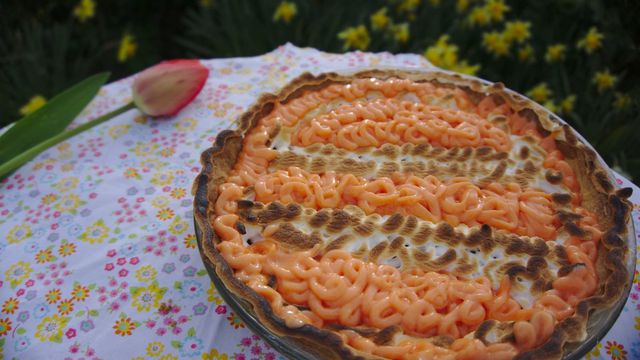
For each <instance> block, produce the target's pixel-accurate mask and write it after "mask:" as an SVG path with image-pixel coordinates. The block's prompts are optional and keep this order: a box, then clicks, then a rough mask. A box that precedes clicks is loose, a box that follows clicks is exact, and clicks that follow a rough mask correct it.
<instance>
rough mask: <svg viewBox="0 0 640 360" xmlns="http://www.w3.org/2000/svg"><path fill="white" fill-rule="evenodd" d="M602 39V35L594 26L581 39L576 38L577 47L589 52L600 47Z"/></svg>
mask: <svg viewBox="0 0 640 360" xmlns="http://www.w3.org/2000/svg"><path fill="white" fill-rule="evenodd" d="M602 39H604V35H602V33H600V32H598V29H597V28H596V27H592V28H591V29H589V32H587V34H586V35H585V36H584V37H583V38H582V39H580V40H578V44H577V47H578V49H584V51H586V52H587V54H591V53H592V52H594V51H596V50H598V49H600V48H601V47H602Z"/></svg>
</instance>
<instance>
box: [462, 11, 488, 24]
mask: <svg viewBox="0 0 640 360" xmlns="http://www.w3.org/2000/svg"><path fill="white" fill-rule="evenodd" d="M490 21H491V14H489V12H488V11H487V9H486V8H485V7H484V6H476V7H474V8H473V9H471V12H470V13H469V15H468V16H467V22H469V24H470V25H471V26H475V25H480V26H483V25H487V24H489V22H490Z"/></svg>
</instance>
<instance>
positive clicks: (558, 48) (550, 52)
mask: <svg viewBox="0 0 640 360" xmlns="http://www.w3.org/2000/svg"><path fill="white" fill-rule="evenodd" d="M566 51H567V47H566V46H565V45H563V44H553V45H549V46H548V47H547V53H546V54H545V55H544V59H545V60H546V61H547V62H548V63H553V62H558V61H562V60H564V58H565V53H566Z"/></svg>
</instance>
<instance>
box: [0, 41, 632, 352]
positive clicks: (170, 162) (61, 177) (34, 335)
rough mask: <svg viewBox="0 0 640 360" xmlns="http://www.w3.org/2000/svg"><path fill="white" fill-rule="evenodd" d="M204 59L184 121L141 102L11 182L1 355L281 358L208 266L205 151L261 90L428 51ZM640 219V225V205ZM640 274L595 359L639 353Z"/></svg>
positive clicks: (106, 97) (93, 108) (422, 64)
mask: <svg viewBox="0 0 640 360" xmlns="http://www.w3.org/2000/svg"><path fill="white" fill-rule="evenodd" d="M203 63H204V64H205V65H206V66H207V67H208V68H209V69H210V71H211V73H210V76H209V79H208V81H207V83H206V86H205V88H204V89H203V91H202V92H201V93H200V95H199V96H198V97H197V98H196V100H195V101H194V102H193V103H192V104H190V105H189V106H188V107H187V108H186V109H185V110H183V111H182V112H181V113H179V114H178V115H177V116H175V117H171V118H165V119H158V120H151V119H149V118H147V117H145V116H143V115H142V114H140V113H139V112H138V111H137V110H132V111H129V112H127V113H125V114H123V115H121V116H119V117H117V118H115V119H112V120H111V121H109V122H107V123H105V124H102V125H101V126H98V127H96V128H93V129H91V130H89V131H87V132H84V133H82V134H80V135H78V136H76V137H74V138H72V139H70V140H68V141H66V142H64V143H62V144H60V145H58V146H56V147H55V148H52V149H50V150H48V151H46V152H45V153H43V154H41V155H40V156H38V157H37V158H36V159H34V160H33V161H31V162H30V163H28V164H27V165H26V166H24V167H22V168H21V169H20V170H18V171H17V172H16V173H14V174H13V175H12V176H11V177H9V178H8V179H5V180H4V181H3V182H2V183H0V234H1V235H2V236H0V359H2V358H4V359H11V358H14V357H15V358H21V359H22V358H24V359H39V358H53V359H129V358H135V359H142V358H149V359H151V358H154V359H155V358H158V359H176V358H198V359H278V358H282V356H281V355H279V354H277V353H276V352H275V351H274V350H273V349H271V348H270V347H269V346H268V345H267V344H266V343H265V342H264V341H263V340H261V339H260V338H259V337H258V336H256V335H253V334H252V333H251V332H250V331H249V330H248V329H246V328H245V325H244V324H243V323H242V322H241V321H240V320H239V319H238V317H237V316H236V314H234V313H233V312H232V311H231V309H230V308H229V307H228V306H227V305H225V303H224V302H223V301H222V299H221V298H220V296H219V295H218V293H217V292H216V290H215V288H214V287H213V286H212V285H211V282H210V280H209V277H208V275H207V273H206V271H205V269H204V267H203V265H202V261H201V259H200V256H199V254H198V250H197V246H196V239H195V235H194V229H193V224H192V210H191V208H192V198H191V193H190V190H191V182H192V180H193V178H194V177H195V175H196V174H197V173H198V172H199V169H200V165H199V162H198V159H199V154H200V153H201V152H202V151H203V150H204V149H206V148H207V147H209V146H210V144H211V143H212V141H213V140H214V138H215V136H216V134H217V133H218V132H219V131H221V130H222V129H225V128H228V127H230V126H231V119H234V118H236V117H237V116H238V115H239V114H240V113H241V112H242V111H243V109H246V108H247V107H248V106H249V105H250V104H252V103H253V102H254V101H255V100H256V98H257V97H258V95H259V94H261V93H263V92H265V91H271V92H273V91H275V90H276V89H278V88H280V87H281V86H283V85H284V84H286V83H287V82H288V81H290V80H291V79H293V78H294V77H296V76H298V75H300V74H301V73H303V72H305V71H310V72H314V73H319V72H322V71H329V70H348V69H356V68H362V67H384V66H401V67H416V68H422V69H424V68H426V67H432V66H431V65H430V64H429V63H428V62H427V61H426V60H425V59H424V58H423V57H421V56H418V55H391V54H389V53H379V54H370V53H361V52H355V53H348V54H344V55H336V54H328V53H323V52H319V51H317V50H314V49H300V48H297V47H295V46H292V45H285V46H281V47H279V48H278V49H276V50H274V51H273V52H271V53H268V54H265V55H262V56H258V57H252V58H234V59H216V60H206V61H203ZM131 82H132V79H131V78H127V79H123V80H121V81H117V82H115V83H112V84H109V85H107V86H105V87H103V88H102V89H101V91H100V93H99V96H98V97H97V98H96V99H95V100H94V101H93V102H92V104H91V105H90V106H89V107H88V108H87V109H86V110H85V111H84V112H83V113H82V114H81V116H80V117H79V118H78V119H77V120H76V122H75V123H74V124H75V125H77V124H79V123H82V122H85V121H87V120H89V119H92V118H95V117H96V116H98V115H100V114H103V113H105V112H107V111H109V110H110V109H114V108H116V107H117V106H119V105H122V104H125V103H126V102H128V101H130V99H131V96H130V85H131ZM618 183H619V185H620V186H633V184H631V183H630V182H628V181H627V180H625V179H624V178H622V177H618ZM633 187H634V190H635V191H634V195H633V198H632V200H633V201H634V203H635V204H636V206H635V207H636V209H637V208H638V206H637V204H638V203H640V190H639V189H638V188H637V187H635V186H633ZM633 218H634V220H635V221H636V224H638V225H636V229H640V226H639V225H640V221H639V220H640V217H639V214H638V211H635V212H634V214H633ZM636 267H638V266H637V264H636ZM638 274H639V273H638V270H636V273H635V278H634V284H633V289H632V291H631V295H630V297H629V299H628V301H627V304H626V306H625V308H624V310H623V313H622V315H621V316H620V318H619V320H618V322H617V323H616V324H615V325H614V327H613V328H612V330H611V331H610V332H609V334H608V335H607V336H606V337H605V338H604V339H603V340H602V341H601V343H600V344H598V346H597V347H596V348H595V349H594V350H593V351H592V352H591V353H590V354H589V355H588V356H587V358H589V359H625V358H626V359H640V283H639V275H638Z"/></svg>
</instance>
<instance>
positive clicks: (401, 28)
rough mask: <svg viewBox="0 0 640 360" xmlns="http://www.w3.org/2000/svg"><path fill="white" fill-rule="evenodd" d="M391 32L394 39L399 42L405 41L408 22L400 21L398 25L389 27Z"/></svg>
mask: <svg viewBox="0 0 640 360" xmlns="http://www.w3.org/2000/svg"><path fill="white" fill-rule="evenodd" d="M391 32H393V38H394V39H396V41H397V42H399V43H406V42H407V41H409V24H408V23H402V24H398V25H394V26H393V27H392V28H391Z"/></svg>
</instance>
